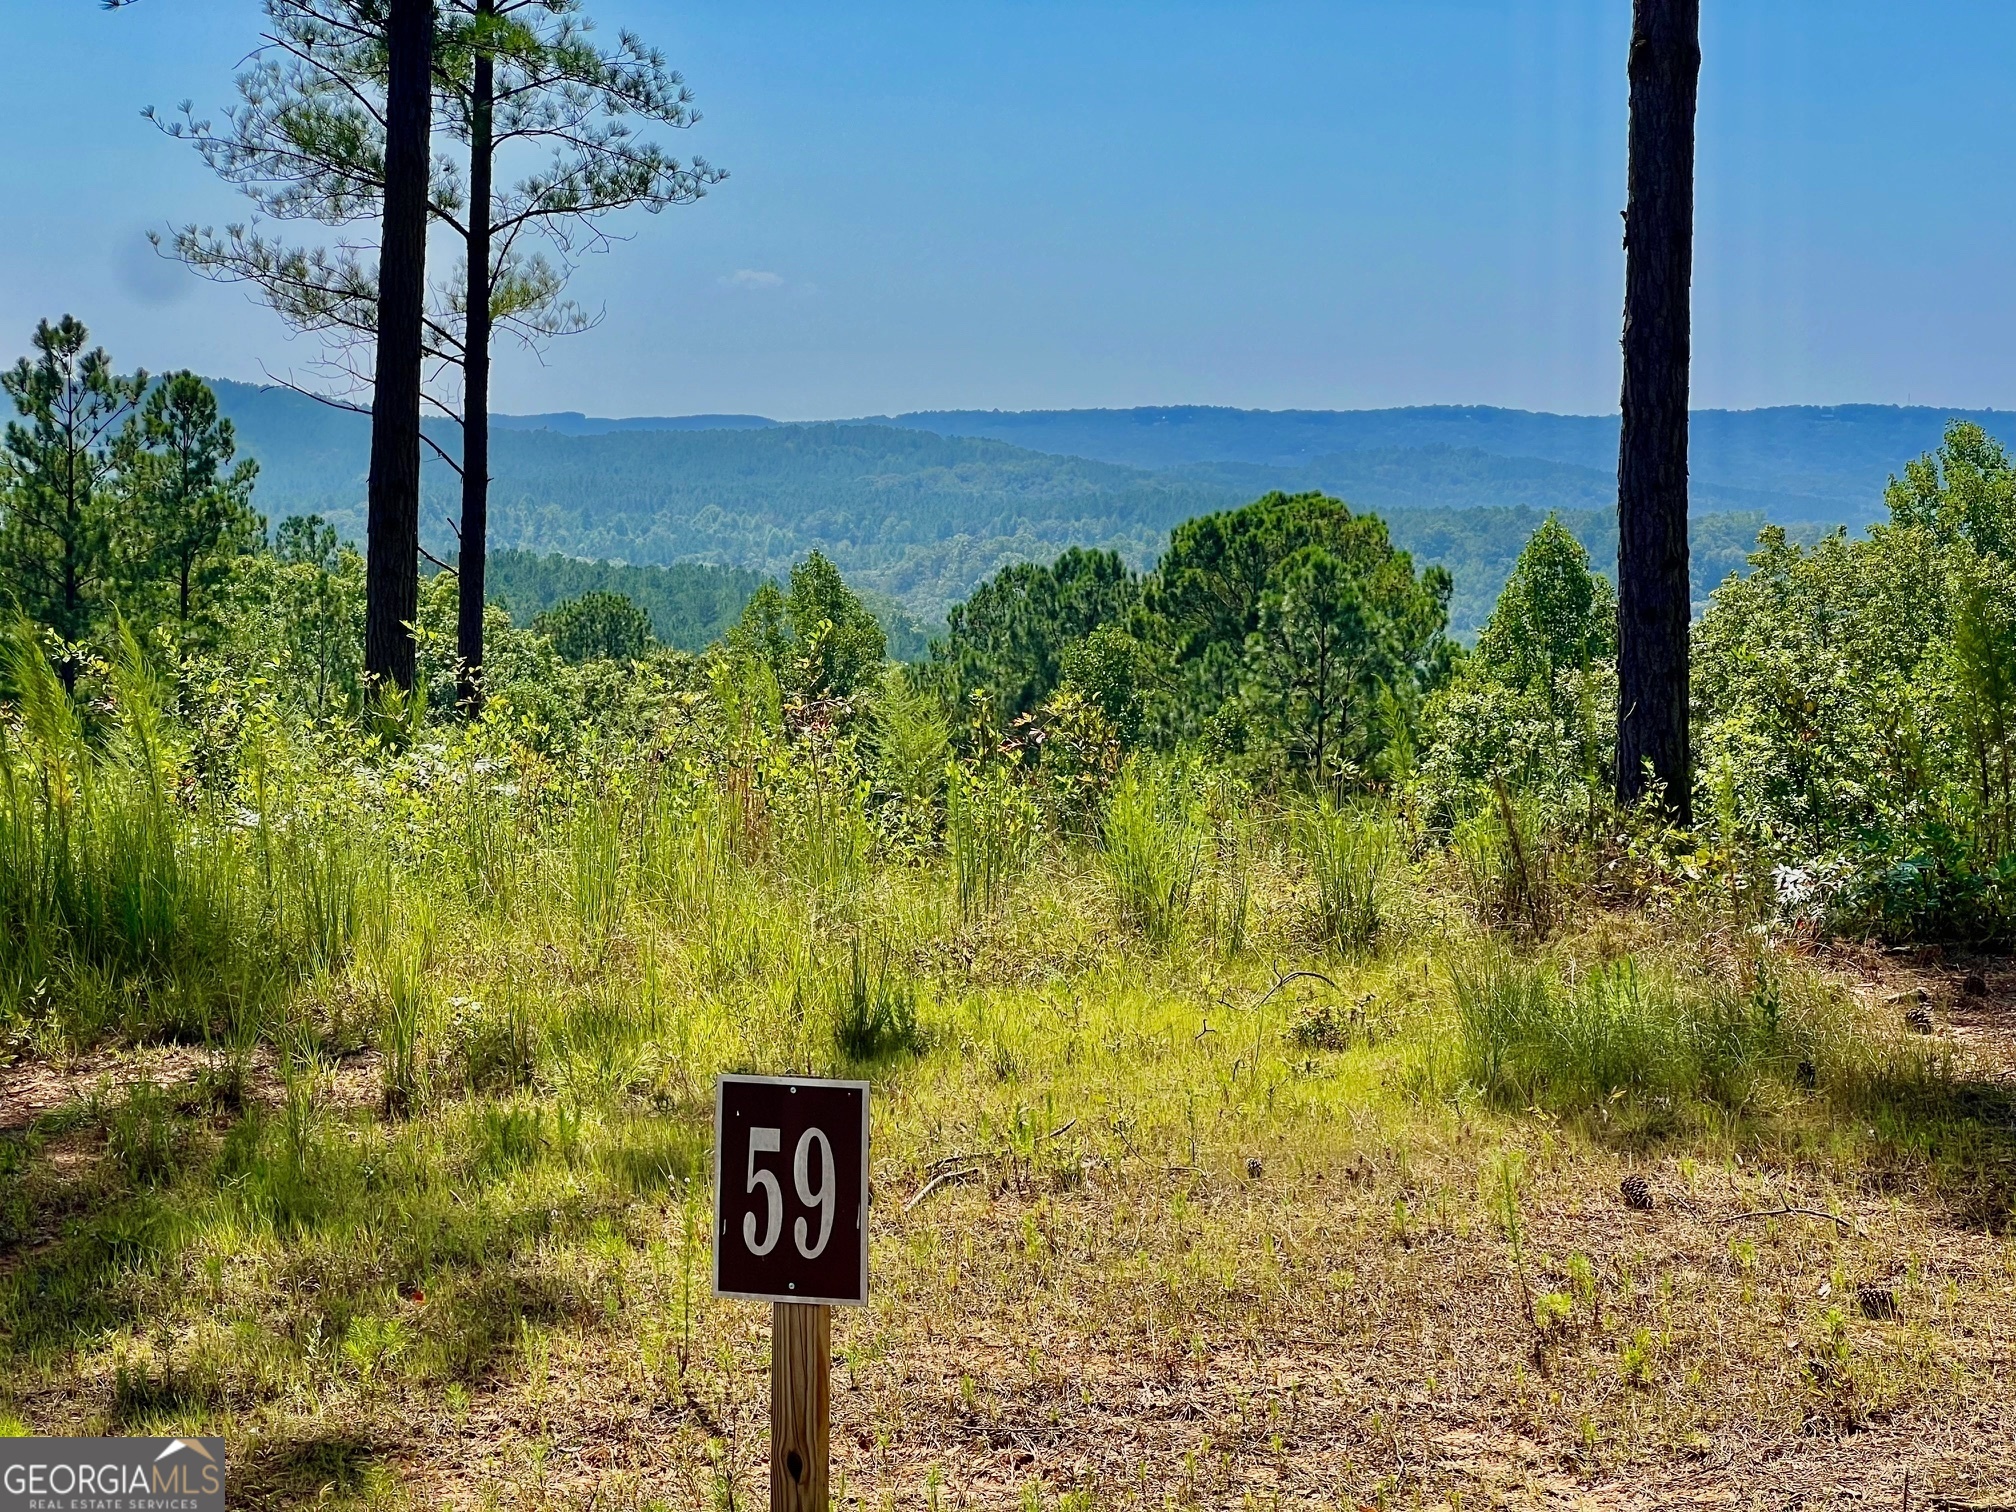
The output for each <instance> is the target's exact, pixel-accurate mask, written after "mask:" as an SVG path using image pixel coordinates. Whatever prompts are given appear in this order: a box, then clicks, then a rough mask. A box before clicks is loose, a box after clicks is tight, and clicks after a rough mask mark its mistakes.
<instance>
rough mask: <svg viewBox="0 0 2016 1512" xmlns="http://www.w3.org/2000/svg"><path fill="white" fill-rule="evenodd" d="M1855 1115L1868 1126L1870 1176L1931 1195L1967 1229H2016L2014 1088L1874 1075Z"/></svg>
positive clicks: (1893, 1186)
mask: <svg viewBox="0 0 2016 1512" xmlns="http://www.w3.org/2000/svg"><path fill="white" fill-rule="evenodd" d="M1852 1113H1853V1116H1854V1117H1855V1118H1856V1119H1857V1120H1858V1121H1861V1122H1862V1123H1863V1124H1864V1126H1865V1127H1866V1128H1867V1129H1868V1130H1869V1131H1870V1134H1871V1136H1872V1138H1873V1144H1874V1147H1875V1153H1874V1156H1873V1158H1872V1162H1871V1168H1870V1172H1869V1174H1870V1177H1871V1178H1872V1179H1873V1181H1874V1182H1875V1183H1876V1184H1877V1185H1878V1186H1879V1187H1881V1188H1882V1189H1884V1190H1891V1191H1899V1192H1907V1191H1924V1190H1925V1189H1926V1187H1927V1186H1928V1185H1929V1186H1930V1188H1931V1191H1932V1193H1933V1194H1934V1195H1935V1197H1936V1198H1937V1199H1938V1200H1940V1201H1941V1202H1942V1203H1943V1204H1944V1205H1945V1207H1946V1210H1947V1215H1948V1220H1949V1221H1950V1222H1951V1223H1953V1224H1954V1225H1955V1226H1957V1227H1960V1228H1965V1229H1989V1230H1993V1231H1995V1232H1998V1233H2007V1232H2010V1231H2011V1230H2012V1229H2016V1086H2012V1085H2011V1084H2009V1083H2006V1082H1996V1081H1985V1080H1981V1079H1978V1078H1956V1079H1951V1080H1945V1079H1913V1080H1909V1081H1885V1080H1881V1079H1879V1080H1875V1081H1872V1082H1871V1083H1870V1084H1869V1085H1867V1086H1866V1087H1863V1088H1859V1089H1857V1093H1856V1096H1855V1098H1854V1101H1853V1104H1852Z"/></svg>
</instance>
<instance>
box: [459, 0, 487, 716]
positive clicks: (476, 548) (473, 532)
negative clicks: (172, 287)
mask: <svg viewBox="0 0 2016 1512" xmlns="http://www.w3.org/2000/svg"><path fill="white" fill-rule="evenodd" d="M493 10H494V6H493V5H492V3H491V0H484V3H483V4H482V5H480V6H479V7H478V16H477V20H478V24H479V26H480V25H481V23H482V21H483V20H484V18H486V17H487V16H489V15H490V14H491V13H492V11H493ZM495 70H496V65H495V62H494V60H493V59H492V58H491V56H490V54H489V53H487V52H483V51H478V52H477V54H476V58H475V68H474V78H473V79H472V81H471V88H470V110H469V236H468V254H469V283H468V289H467V292H466V294H465V296H464V298H465V302H466V304H467V312H466V315H465V319H464V331H463V351H462V360H463V369H462V375H463V396H462V552H461V557H460V559H459V561H458V562H457V564H456V582H455V592H456V613H455V650H456V655H457V657H458V659H459V660H460V661H461V664H462V670H461V674H460V677H459V680H458V695H459V699H460V702H461V704H462V706H463V708H465V709H467V710H469V711H470V712H472V713H473V712H474V711H475V710H476V709H477V708H478V707H480V706H481V704H482V700H483V575H484V573H483V569H484V566H485V563H486V561H487V557H488V553H489V544H490V543H489V533H490V213H491V205H490V197H491V196H490V190H491V181H490V175H491V167H492V161H491V160H492V158H493V156H494V154H495V147H496V144H495V142H494V141H493V140H492V111H493V106H494V103H495V94H496V71H495Z"/></svg>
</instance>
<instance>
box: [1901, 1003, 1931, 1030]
mask: <svg viewBox="0 0 2016 1512" xmlns="http://www.w3.org/2000/svg"><path fill="white" fill-rule="evenodd" d="M1904 1022H1905V1023H1907V1024H1909V1025H1910V1026H1911V1027H1912V1028H1913V1029H1914V1030H1916V1031H1917V1032H1918V1033H1919V1034H1930V1033H1931V1032H1932V1010H1931V1009H1930V1008H1927V1007H1926V1006H1925V1005H1924V1004H1923V1003H1917V1004H1914V1005H1913V1006H1912V1007H1911V1008H1909V1009H1907V1010H1906V1011H1905V1014H1904Z"/></svg>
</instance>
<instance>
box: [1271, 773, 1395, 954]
mask: <svg viewBox="0 0 2016 1512" xmlns="http://www.w3.org/2000/svg"><path fill="white" fill-rule="evenodd" d="M1296 829H1297V832H1298V834H1299V836H1300V839H1301V846H1302V854H1303V857H1304V859H1305V860H1306V861H1307V862H1308V865H1309V872H1310V876H1311V878H1312V879H1313V880H1314V882H1315V884H1316V929H1317V934H1318V936H1319V938H1321V940H1322V941H1323V943H1324V944H1325V945H1326V946H1327V947H1328V948H1330V949H1332V950H1338V951H1342V952H1344V953H1345V954H1347V955H1350V954H1357V953H1359V952H1362V951H1366V950H1369V949H1371V948H1372V945H1373V943H1374V942H1375V941H1376V940H1377V939H1378V937H1379V933H1380V931H1381V930H1382V929H1383V928H1384V927H1385V924H1386V915H1387V910H1388V906H1389V904H1390V903H1391V901H1392V892H1393V888H1394V878H1395V874H1396V873H1397V871H1398V870H1399V868H1400V866H1401V865H1402V862H1403V860H1404V851H1403V849H1402V846H1401V843H1400V838H1399V836H1398V834H1397V833H1396V832H1395V830H1394V827H1393V821H1392V820H1391V818H1389V817H1388V816H1387V815H1385V814H1383V813H1381V812H1379V811H1377V810H1373V809H1341V808H1339V807H1337V806H1336V805H1335V804H1334V803H1333V802H1331V800H1330V799H1329V798H1328V797H1327V796H1326V797H1323V798H1319V799H1318V800H1317V802H1316V804H1315V806H1314V807H1312V808H1311V809H1309V810H1307V811H1306V812H1304V813H1303V814H1302V815H1301V816H1300V817H1299V820H1298V822H1297V825H1296Z"/></svg>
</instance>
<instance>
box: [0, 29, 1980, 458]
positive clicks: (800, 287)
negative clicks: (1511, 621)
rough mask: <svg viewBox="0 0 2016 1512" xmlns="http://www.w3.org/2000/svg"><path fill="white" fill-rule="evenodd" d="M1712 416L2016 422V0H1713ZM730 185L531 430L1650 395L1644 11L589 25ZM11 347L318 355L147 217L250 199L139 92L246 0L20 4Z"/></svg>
mask: <svg viewBox="0 0 2016 1512" xmlns="http://www.w3.org/2000/svg"><path fill="white" fill-rule="evenodd" d="M1704 10H1705V14H1706V24H1705V50H1706V54H1707V62H1706V67H1705V71H1704V76H1703V91H1702V117H1701V127H1702V141H1701V161H1700V234H1699V243H1698V247H1697V277H1696V316H1697V319H1696V347H1695V352H1696V363H1695V394H1696V400H1697V402H1698V403H1701V404H1706V405H1728V406H1736V407H1749V406H1755V405H1763V404H1781V403H1828V402H1847V401H1873V402H1897V403H1904V402H1917V403H1930V404H1941V405H1949V406H1954V407H1960V406H1983V405H1995V406H2009V407H2016V360H2012V356H2011V354H2012V352H2016V283H2012V279H2011V277H2010V271H2009V260H2010V255H2011V254H2010V250H2009V249H2011V248H2016V171H2012V170H2016V90H2012V89H2011V88H2010V87H2009V84H2008V78H2009V75H2010V71H2011V68H2012V66H2016V5H2009V4H2007V3H2006V0H1913V3H1911V4H1909V5H1899V4H1896V3H1895V0H1705V6H1704ZM590 11H591V14H593V15H595V16H596V17H598V18H599V19H600V20H601V22H602V24H603V27H604V29H605V30H611V31H613V30H614V29H615V28H616V27H617V26H619V25H629V26H633V27H635V28H636V29H638V30H639V31H641V32H643V33H644V34H645V35H646V36H647V37H648V38H649V39H651V40H652V41H654V42H656V43H658V44H659V45H660V46H662V47H663V48H664V50H665V51H666V52H667V53H668V54H669V55H670V56H671V59H672V61H673V62H674V64H675V65H676V66H678V67H679V68H681V69H682V70H683V71H684V72H685V74H686V75H687V78H688V80H689V82H690V83H691V84H692V85H693V87H694V89H695V90H696V91H697V93H698V96H699V104H700V107H701V109H702V111H703V112H704V114H705V120H704V121H703V122H702V123H701V125H700V126H698V127H697V128H696V129H694V130H693V131H692V132H690V133H684V134H681V135H680V136H679V138H678V143H677V145H678V146H680V147H681V148H682V149H684V150H688V151H691V150H695V149H697V150H699V151H701V152H703V153H704V154H705V155H706V156H708V157H709V158H711V159H712V160H714V161H715V162H717V163H718V164H720V165H722V166H725V167H726V168H728V169H729V171H730V174H731V177H730V179H729V181H728V182H727V183H726V184H724V185H722V186H721V187H720V188H719V189H718V190H717V191H715V192H714V193H713V194H712V195H710V196H709V197H708V199H707V200H706V201H704V202H703V203H702V204H700V205H697V206H693V207H690V208H684V209H677V210H672V211H668V212H667V213H665V214H664V215H662V216H659V217H656V218H651V217H641V216H640V217H635V218H633V219H631V220H630V221H628V222H627V223H625V229H626V230H628V231H629V232H630V233H632V236H631V239H630V240H629V241H627V242H626V243H624V244H622V245H620V246H618V247H617V248H616V249H615V250H614V251H613V252H611V253H609V254H608V255H607V256H604V257H600V258H596V259H594V260H592V261H591V262H589V263H588V264H587V265H586V266H585V267H584V268H583V269H582V271H581V273H580V274H579V276H578V277H577V280H576V284H575V290H576V292H577V294H578V295H579V296H580V297H581V298H582V299H583V300H584V301H585V302H587V303H589V304H590V305H591V306H593V307H597V308H601V309H603V310H605V311H606V317H607V318H606V319H605V321H604V323H603V324H602V325H601V326H600V327H599V328H598V329H596V330H594V331H592V332H590V333H588V334H586V335H582V336H577V337H574V338H571V339H569V340H567V341H565V342H561V343H558V344H556V345H555V346H553V347H552V348H551V349H550V350H549V351H548V352H547V353H546V354H545V355H544V358H543V360H541V359H538V358H534V357H532V356H529V355H526V354H521V353H517V352H513V351H508V350H507V351H505V352H504V353H503V354H502V356H501V359H500V370H499V375H498V396H497V397H498V407H499V408H502V409H511V410H519V411H523V410H535V409H581V410H587V411H590V412H592V413H602V414H644V413H689V412H696V411H754V412H759V413H763V414H769V415H774V416H779V417H784V418H805V417H816V416H839V415H858V414H869V413H880V412H891V411H896V410H904V409H916V408H943V407H995V406H998V407H1001V408H1009V409H1024V408H1037V407H1052V406H1057V407H1063V406H1078V405H1131V404H1161V403H1210V404H1232V405H1242V406H1253V407H1264V408H1286V407H1322V408H1333V407H1334V408H1356V407H1365V406H1383V405H1395V404H1422V403H1490V404H1506V405H1514V406H1520V407H1525V408H1533V409H1552V410H1566V411H1576V412H1583V413H1589V412H1600V411H1611V410H1614V409H1615V407H1616V391H1617V331H1618V316H1619V304H1620V299H1621V285H1622V257H1621V253H1620V251H1619V249H1618V240H1619V229H1620V222H1619V220H1618V212H1619V210H1620V208H1621V206H1622V201H1623V151H1624V147H1623V135H1624V108H1625V85H1624V46H1625V40H1626V36H1627V32H1628V17H1629V5H1628V3H1627V0H1497V3H1485V0H1383V3H1371V0H1356V3H1354V0H1324V3H1311V4H1293V3H1285V0H1283V3H1271V0H1239V3H1179V0H1161V3H1119V0H935V3H916V4H909V3H903V4H897V3H881V0H858V3H855V4H850V5H839V4H835V3H832V0H824V3H801V0H695V3H682V4H677V5H673V4H666V3H661V0H591V4H590ZM0 18H4V22H5V35H6V36H7V38H8V45H7V47H6V48H5V50H4V51H0V131H4V140H5V141H6V142H7V144H8V146H7V148H6V150H5V153H4V154H0V203H4V204H5V205H6V206H7V211H6V216H5V219H4V221H0V227H4V230H0V353H12V352H14V351H18V350H21V349H23V348H25V344H26V335H27V332H28V330H29V328H30V327H31V326H32V324H33V322H34V320H35V319H36V318H37V317H39V316H42V315H45V314H55V313H58V312H60V311H65V310H68V311H72V312H74V313H76V314H78V315H79V316H81V317H82V318H84V319H85V320H86V321H87V322H88V323H90V324H91V325H92V327H93V328H94V331H95V332H96V333H97V334H98V335H99V336H100V337H101V338H102V339H103V340H104V341H106V342H107V344H108V345H110V346H111V347H112V350H113V355H114V356H115V358H117V359H118V360H119V361H120V362H121V363H123V364H128V365H130V364H136V363H144V364H145V365H147V366H149V367H153V368H161V367H166V366H191V367H195V368H197V369H199V370H200V371H203V372H206V373H210V374H214V375H218V376H225V377H237V378H245V379H252V380H256V379H258V378H259V377H260V375H261V373H262V371H274V372H281V371H287V370H290V369H291V370H294V371H296V372H300V371H302V370H303V369H304V368H305V365H306V363H307V362H308V361H309V360H310V358H311V357H312V355H313V354H312V351H311V350H309V349H308V348H307V346H306V345H305V343H303V342H301V341H298V340H296V341H290V340H289V339H288V338H287V337H286V335H285V333H284V332H283V330H282V328H281V327H280V326H279V324H278V322H277V321H275V320H274V318H273V317H272V316H271V315H269V314H267V313H266V312H265V311H263V310H262V309H260V308H258V307H257V306H255V305H253V304H251V303H249V302H248V300H247V299H246V297H245V296H244V294H243V293H242V292H241V291H238V290H233V289H220V288H216V287H212V286H209V285H205V284H202V283H200V282H198V281H197V280H196V279H194V278H193V277H191V276H189V275H188V274H187V273H185V272H183V271H182V270H180V269H179V268H176V267H173V266H169V265H163V264H160V263H158V262H157V261H156V260H155V259H154V258H153V255H152V254H151V252H150V251H149V250H148V249H147V246H146V243H145V241H144V233H145V231H146V230H147V229H148V228H149V227H162V226H165V225H168V224H169V223H171V222H181V221H189V220H196V221H209V222H218V223H221V222H224V221H226V220H228V219H232V218H236V217H238V216H240V215H241V214H242V211H241V210H240V208H239V202H238V201H237V200H236V199H235V197H234V196H233V195H232V194H231V193H230V192H229V191H227V190H225V189H223V188H222V187H221V186H219V185H217V184H216V183H214V182H213V181H211V180H209V179H208V177H207V175H206V173H205V171H204V169H203V168H202V166H201V164H200V163H199V162H198V161H197V160H196V159H195V158H194V156H193V154H191V153H190V152H189V151H188V150H187V149H186V148H184V147H180V146H178V145H177V144H175V143H172V142H169V141H166V140H163V139H162V138H161V137H160V136H159V135H158V134H157V133H156V132H154V131H153V129H152V128H150V127H149V126H148V125H147V124H146V123H145V122H143V121H142V120H141V119H140V118H139V115H138V112H139V109H140V107H141V106H143V105H146V104H149V103H153V104H157V105H161V106H164V107H167V106H173V105H174V104H175V103H176V102H178V101H179V100H181V99H183V98H185V97H186V98H192V99H193V100H194V101H195V102H196V103H197V105H198V106H199V107H204V108H211V109H214V108H215V107H217V106H219V105H222V104H223V103H225V102H226V101H228V99H229V98H230V89H231V78H232V74H233V72H234V69H235V67H236V65H237V64H238V61H239V60H240V58H241V57H242V56H243V54H244V52H245V50H246V48H247V47H248V46H249V45H250V42H251V39H252V38H253V36H254V32H255V23H256V18H257V8H256V5H255V4H252V3H248V0H143V3H142V4H140V5H138V6H136V7H134V8H133V9H130V10H126V11H122V12H118V13H109V14H108V13H106V12H104V11H102V10H100V9H99V8H98V6H97V5H96V3H95V0H0Z"/></svg>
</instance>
